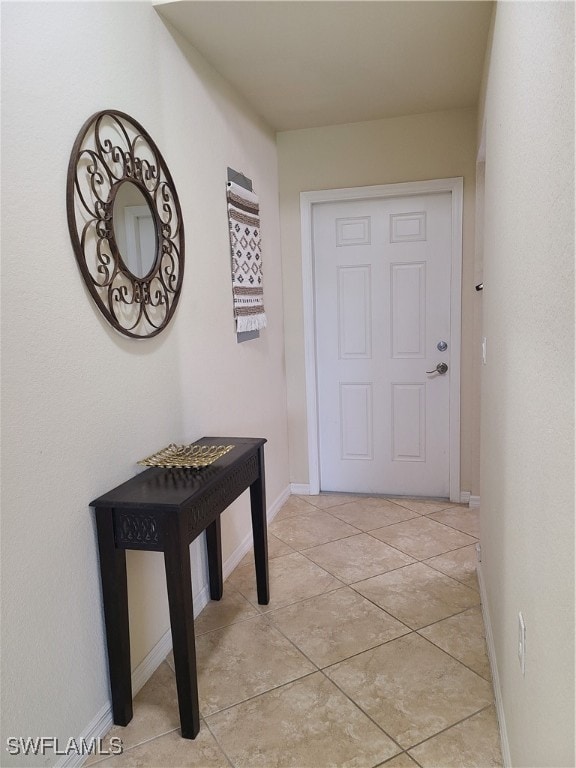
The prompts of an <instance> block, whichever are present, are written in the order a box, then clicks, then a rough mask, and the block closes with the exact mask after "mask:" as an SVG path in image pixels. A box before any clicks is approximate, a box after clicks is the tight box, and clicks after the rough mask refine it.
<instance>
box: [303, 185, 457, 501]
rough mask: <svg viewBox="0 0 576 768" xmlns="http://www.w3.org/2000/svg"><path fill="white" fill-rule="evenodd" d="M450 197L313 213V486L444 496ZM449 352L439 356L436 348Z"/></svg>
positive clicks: (348, 204) (322, 206)
mask: <svg viewBox="0 0 576 768" xmlns="http://www.w3.org/2000/svg"><path fill="white" fill-rule="evenodd" d="M451 215H452V214H451V194H450V193H447V192H445V193H433V194H426V195H416V196H406V197H397V198H379V199H368V200H352V201H350V200H349V201H342V202H330V203H319V204H316V205H314V206H313V209H312V227H313V255H314V292H315V310H316V353H317V354H316V361H317V371H316V374H317V384H318V417H319V418H318V421H319V449H320V450H319V453H320V486H321V489H322V490H331V491H355V492H360V493H384V494H385V493H389V494H401V495H402V494H406V495H422V496H424V495H429V496H448V495H449V480H450V478H449V458H450V457H449V377H450V367H448V372H447V373H446V374H444V375H440V374H438V373H433V374H427V373H426V371H431V370H433V369H434V368H435V366H436V365H437V363H439V362H445V363H447V364H448V366H450V274H451V232H452V229H451V225H452V222H451ZM441 340H443V341H446V342H447V343H448V349H447V351H446V352H439V351H438V349H437V347H436V345H437V344H438V342H439V341H441Z"/></svg>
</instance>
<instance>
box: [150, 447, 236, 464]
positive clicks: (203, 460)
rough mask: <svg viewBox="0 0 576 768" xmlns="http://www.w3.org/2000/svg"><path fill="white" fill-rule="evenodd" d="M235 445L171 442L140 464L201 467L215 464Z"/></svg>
mask: <svg viewBox="0 0 576 768" xmlns="http://www.w3.org/2000/svg"><path fill="white" fill-rule="evenodd" d="M232 448H234V446H233V445H175V444H174V443H170V445H169V446H167V447H166V448H162V450H161V451H157V452H156V453H153V454H152V456H148V457H147V458H146V459H142V460H141V461H139V462H138V464H142V465H143V466H144V467H164V468H165V469H172V468H177V467H183V468H187V469H201V468H202V467H208V466H209V465H210V464H213V463H214V462H215V461H216V459H219V458H220V457H221V456H224V454H225V453H228V451H231V450H232Z"/></svg>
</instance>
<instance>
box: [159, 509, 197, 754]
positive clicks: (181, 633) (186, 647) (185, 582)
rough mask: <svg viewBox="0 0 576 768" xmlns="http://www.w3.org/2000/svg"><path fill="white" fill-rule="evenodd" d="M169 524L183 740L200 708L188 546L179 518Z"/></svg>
mask: <svg viewBox="0 0 576 768" xmlns="http://www.w3.org/2000/svg"><path fill="white" fill-rule="evenodd" d="M170 523H171V524H169V525H167V528H168V530H166V541H165V546H164V566H165V569H166V586H167V588H168V605H169V608H170V626H171V630H172V646H173V653H174V667H175V669H176V688H177V690H178V708H179V710H180V727H181V731H182V737H183V738H184V739H194V738H195V737H196V736H197V735H198V732H199V730H200V710H199V705H198V682H197V677H196V643H195V640H194V608H193V604H192V574H191V572H190V545H189V543H188V538H187V534H186V532H185V531H181V530H180V523H179V521H178V520H177V519H174V520H173V521H170Z"/></svg>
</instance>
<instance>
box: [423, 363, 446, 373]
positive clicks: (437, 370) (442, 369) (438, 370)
mask: <svg viewBox="0 0 576 768" xmlns="http://www.w3.org/2000/svg"><path fill="white" fill-rule="evenodd" d="M447 370H448V366H447V365H446V363H438V365H437V366H436V368H434V370H433V371H426V373H442V374H444V373H446V371H447Z"/></svg>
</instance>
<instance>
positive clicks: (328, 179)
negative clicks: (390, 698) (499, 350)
mask: <svg viewBox="0 0 576 768" xmlns="http://www.w3.org/2000/svg"><path fill="white" fill-rule="evenodd" d="M475 157H476V110H475V109H463V110H454V111H450V112H435V113H429V114H423V115H411V116H409V117H398V118H393V119H387V120H373V121H370V122H364V123H351V124H348V125H337V126H330V127H327V128H313V129H309V130H300V131H286V132H283V133H279V134H278V162H279V168H280V211H281V222H282V261H283V271H284V306H285V318H286V320H285V325H286V371H287V383H288V423H289V435H290V472H291V480H292V482H293V483H307V482H308V447H307V437H306V435H307V431H306V430H307V422H306V382H305V366H304V362H305V361H304V320H303V309H302V268H301V265H302V255H301V248H300V192H303V191H308V190H317V189H337V188H343V187H361V186H367V185H370V184H390V183H394V182H401V181H420V180H423V179H438V178H450V177H453V176H463V177H464V220H463V227H464V232H463V235H464V253H463V270H462V400H461V460H460V472H461V489H462V490H465V491H471V492H472V493H473V494H474V495H477V494H478V492H479V471H478V470H479V461H478V452H479V439H478V436H479V433H480V424H479V394H478V392H477V391H476V390H475V388H474V381H475V378H477V375H478V374H477V364H478V355H477V348H478V345H477V343H476V339H477V336H478V329H476V328H475V327H474V306H475V302H477V301H478V299H477V296H476V295H475V291H474V174H475Z"/></svg>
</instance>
